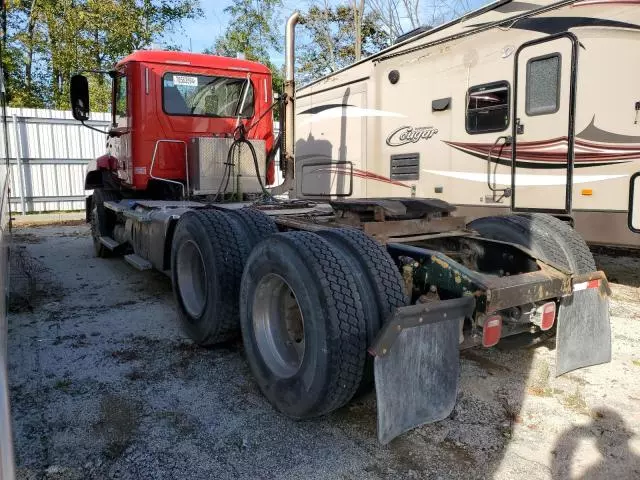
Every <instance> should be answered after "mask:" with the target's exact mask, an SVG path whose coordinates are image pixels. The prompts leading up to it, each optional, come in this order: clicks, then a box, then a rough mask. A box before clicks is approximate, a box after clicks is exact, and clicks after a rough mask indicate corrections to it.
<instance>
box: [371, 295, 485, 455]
mask: <svg viewBox="0 0 640 480" xmlns="http://www.w3.org/2000/svg"><path fill="white" fill-rule="evenodd" d="M474 308H475V300H474V299H473V298H472V297H465V298H459V299H454V300H445V301H442V302H437V303H433V304H420V305H411V306H409V307H402V308H399V309H397V310H396V311H395V312H394V313H393V315H392V316H391V318H390V319H389V320H388V322H387V323H386V324H385V326H384V327H383V328H382V330H381V331H380V333H379V334H378V337H377V338H376V341H375V342H374V344H373V346H372V347H371V348H370V349H369V351H370V352H371V354H372V355H374V356H375V357H376V358H375V360H374V371H375V383H376V395H377V404H378V440H379V441H380V443H382V444H387V443H389V442H390V441H391V440H393V439H394V438H395V437H397V436H398V435H400V434H402V433H404V432H406V431H407V430H410V429H412V428H414V427H417V426H419V425H423V424H425V423H430V422H436V421H438V420H442V419H444V418H446V417H447V416H449V414H450V413H451V411H452V410H453V407H454V405H455V402H456V394H457V391H458V373H459V368H460V360H459V333H460V324H461V322H462V321H463V320H464V318H465V317H469V316H471V315H472V314H473V310H474Z"/></svg>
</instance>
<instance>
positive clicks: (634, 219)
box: [629, 172, 640, 233]
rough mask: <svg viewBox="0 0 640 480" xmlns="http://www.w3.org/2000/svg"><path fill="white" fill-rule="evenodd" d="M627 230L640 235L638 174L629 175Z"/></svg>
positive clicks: (639, 173) (639, 182)
mask: <svg viewBox="0 0 640 480" xmlns="http://www.w3.org/2000/svg"><path fill="white" fill-rule="evenodd" d="M629 228H630V229H631V231H632V232H635V233H640V172H637V173H634V174H633V175H631V184H630V185H629Z"/></svg>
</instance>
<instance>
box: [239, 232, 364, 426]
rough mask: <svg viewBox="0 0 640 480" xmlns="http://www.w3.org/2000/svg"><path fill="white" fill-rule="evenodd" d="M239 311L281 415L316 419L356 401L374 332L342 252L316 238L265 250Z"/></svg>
mask: <svg viewBox="0 0 640 480" xmlns="http://www.w3.org/2000/svg"><path fill="white" fill-rule="evenodd" d="M287 297H289V299H290V300H293V301H292V302H287V301H286V300H287ZM287 305H291V308H292V309H293V310H294V313H293V315H290V314H288V312H287V311H286V309H287ZM240 310H241V314H240V325H241V327H242V337H243V341H244V346H245V354H246V357H247V360H248V362H249V366H250V367H251V371H252V372H253V375H254V378H255V379H256V381H257V383H258V386H259V387H260V389H261V390H262V392H263V393H264V395H265V396H266V397H267V398H268V399H269V401H270V402H271V403H272V404H273V405H274V406H275V407H276V409H278V410H279V411H281V412H283V413H285V414H286V415H288V416H290V417H293V418H298V419H302V418H311V417H315V416H318V415H322V414H325V413H328V412H330V411H332V410H334V409H336V408H339V407H341V406H342V405H344V404H345V403H347V402H348V401H349V400H350V399H351V398H352V397H353V395H354V394H355V392H356V391H357V389H358V387H359V386H360V382H361V379H362V375H363V371H364V365H365V359H366V355H367V351H366V349H367V330H368V329H367V322H366V320H365V308H364V306H363V301H362V299H361V297H360V293H359V291H358V288H357V287H356V285H355V278H354V276H353V274H352V273H351V272H350V270H349V267H348V265H347V263H346V261H345V259H344V257H343V256H342V255H341V254H340V252H339V251H338V250H337V249H335V248H334V247H332V246H331V245H330V244H329V243H327V242H326V241H324V240H323V239H322V238H321V237H320V236H318V235H317V234H314V233H311V232H287V233H280V234H276V235H273V236H271V237H270V238H269V239H268V240H267V241H264V242H261V243H260V244H258V245H257V246H256V247H255V248H254V250H253V252H252V253H251V255H250V257H249V260H248V262H247V266H246V268H245V271H244V274H243V277H242V286H241V291H240Z"/></svg>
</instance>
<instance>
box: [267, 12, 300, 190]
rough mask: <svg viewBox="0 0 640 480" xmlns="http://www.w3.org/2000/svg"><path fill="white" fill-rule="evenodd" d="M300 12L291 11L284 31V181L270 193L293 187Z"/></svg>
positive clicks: (282, 145)
mask: <svg viewBox="0 0 640 480" xmlns="http://www.w3.org/2000/svg"><path fill="white" fill-rule="evenodd" d="M299 18H300V14H299V13H298V12H293V13H292V14H291V16H290V17H289V20H287V28H286V31H285V60H284V61H285V79H284V102H285V107H284V129H283V131H282V133H281V135H282V137H281V138H282V143H281V147H280V148H283V149H284V151H283V155H284V160H285V162H284V163H285V170H284V172H283V174H284V182H282V184H280V185H278V186H276V187H274V188H272V189H271V194H272V195H280V194H283V193H286V192H289V191H290V190H291V189H292V188H293V177H294V172H295V157H294V151H293V148H294V143H295V136H294V118H293V117H294V108H295V105H294V103H295V94H296V81H295V73H294V72H295V46H296V37H295V28H296V24H297V23H298V20H299Z"/></svg>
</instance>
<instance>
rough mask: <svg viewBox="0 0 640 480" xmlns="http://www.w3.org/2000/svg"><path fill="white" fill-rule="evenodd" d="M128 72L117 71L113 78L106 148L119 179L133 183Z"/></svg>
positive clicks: (123, 70) (125, 70)
mask: <svg viewBox="0 0 640 480" xmlns="http://www.w3.org/2000/svg"><path fill="white" fill-rule="evenodd" d="M128 71H130V70H129V69H126V68H125V69H122V70H119V71H118V72H117V73H116V74H115V75H114V77H113V91H112V108H111V112H112V125H111V128H110V129H109V139H108V140H107V148H108V151H109V153H110V154H111V155H113V156H114V157H116V158H117V159H118V175H119V176H120V178H121V179H123V180H124V181H125V182H126V183H133V166H132V164H131V130H130V125H129V122H130V117H131V106H130V105H129V103H130V102H129V93H130V92H129V83H130V82H129V81H128V80H129V78H128V75H127V73H128Z"/></svg>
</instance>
